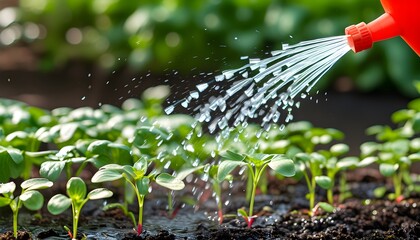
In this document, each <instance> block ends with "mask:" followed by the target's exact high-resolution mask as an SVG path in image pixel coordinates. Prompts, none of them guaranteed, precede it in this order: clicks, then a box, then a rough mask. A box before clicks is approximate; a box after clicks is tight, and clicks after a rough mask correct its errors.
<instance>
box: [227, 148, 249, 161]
mask: <svg viewBox="0 0 420 240" xmlns="http://www.w3.org/2000/svg"><path fill="white" fill-rule="evenodd" d="M221 157H222V159H224V160H231V161H243V160H245V158H246V157H245V156H242V155H241V154H238V153H235V152H232V151H229V150H228V151H227V152H226V153H224V154H223V155H222V156H221Z"/></svg>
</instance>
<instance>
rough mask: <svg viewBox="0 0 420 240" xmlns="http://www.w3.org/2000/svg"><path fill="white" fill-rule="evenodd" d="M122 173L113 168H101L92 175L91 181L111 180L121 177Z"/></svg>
mask: <svg viewBox="0 0 420 240" xmlns="http://www.w3.org/2000/svg"><path fill="white" fill-rule="evenodd" d="M122 177H123V176H122V174H121V173H120V172H119V171H117V170H114V169H112V168H111V169H107V168H101V169H100V170H99V171H97V172H96V173H95V175H93V177H92V179H91V181H92V183H100V182H111V181H115V180H118V179H120V178H122Z"/></svg>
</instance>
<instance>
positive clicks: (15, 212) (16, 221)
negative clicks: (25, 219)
mask: <svg viewBox="0 0 420 240" xmlns="http://www.w3.org/2000/svg"><path fill="white" fill-rule="evenodd" d="M18 213H19V211H18V209H16V210H13V236H14V237H15V238H17V229H18Z"/></svg>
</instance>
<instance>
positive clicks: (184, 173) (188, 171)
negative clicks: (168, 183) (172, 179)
mask: <svg viewBox="0 0 420 240" xmlns="http://www.w3.org/2000/svg"><path fill="white" fill-rule="evenodd" d="M203 168H204V166H198V167H192V168H186V169H183V170H181V171H179V172H178V173H177V175H176V178H177V179H179V180H184V179H185V178H186V177H187V176H188V175H190V174H192V173H194V172H196V171H198V170H201V169H203Z"/></svg>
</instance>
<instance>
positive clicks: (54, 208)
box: [47, 194, 71, 215]
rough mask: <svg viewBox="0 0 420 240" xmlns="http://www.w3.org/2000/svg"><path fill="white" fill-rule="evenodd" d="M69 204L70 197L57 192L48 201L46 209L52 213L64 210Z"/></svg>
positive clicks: (55, 213)
mask: <svg viewBox="0 0 420 240" xmlns="http://www.w3.org/2000/svg"><path fill="white" fill-rule="evenodd" d="M70 205H71V199H70V198H68V197H66V196H65V195H63V194H57V195H55V196H53V197H52V198H51V199H50V201H48V204H47V209H48V211H49V212H50V213H51V214H53V215H58V214H60V213H62V212H64V211H66V210H67V209H68V208H69V207H70Z"/></svg>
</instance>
